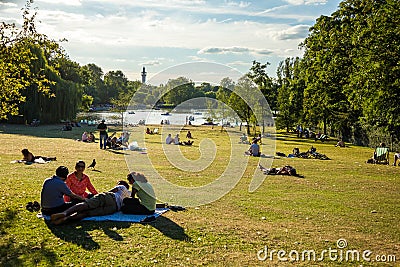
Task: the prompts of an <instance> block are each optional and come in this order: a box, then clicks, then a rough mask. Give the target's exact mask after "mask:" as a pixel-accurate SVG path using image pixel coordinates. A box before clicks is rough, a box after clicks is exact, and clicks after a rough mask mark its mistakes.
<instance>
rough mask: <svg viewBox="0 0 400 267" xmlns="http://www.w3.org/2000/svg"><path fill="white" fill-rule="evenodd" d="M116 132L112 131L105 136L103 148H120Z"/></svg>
mask: <svg viewBox="0 0 400 267" xmlns="http://www.w3.org/2000/svg"><path fill="white" fill-rule="evenodd" d="M116 133H117V132H113V133H112V135H110V136H109V137H107V140H106V144H105V148H107V147H108V148H110V149H122V148H121V143H119V142H118V138H117V137H116V136H115V134H116Z"/></svg>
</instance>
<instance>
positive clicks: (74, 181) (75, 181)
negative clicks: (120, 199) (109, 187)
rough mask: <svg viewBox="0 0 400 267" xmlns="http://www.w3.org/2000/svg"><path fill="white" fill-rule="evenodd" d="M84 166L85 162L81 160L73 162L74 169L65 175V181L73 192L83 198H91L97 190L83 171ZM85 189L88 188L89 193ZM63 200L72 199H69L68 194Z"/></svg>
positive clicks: (68, 200)
mask: <svg viewBox="0 0 400 267" xmlns="http://www.w3.org/2000/svg"><path fill="white" fill-rule="evenodd" d="M85 167H86V163H85V162H84V161H83V160H78V161H77V162H76V163H75V171H74V172H72V173H70V174H69V175H68V176H67V180H66V181H65V183H66V184H67V186H68V187H69V189H71V191H72V192H73V193H74V194H77V195H78V196H81V197H83V198H91V197H93V196H94V195H96V194H98V192H97V190H96V189H95V188H94V186H93V184H92V182H91V181H90V179H89V176H87V175H86V174H85V173H83V172H84V170H85ZM86 189H87V190H89V192H90V194H89V193H88V192H86ZM64 201H65V202H70V201H73V200H71V198H70V197H69V196H67V195H65V196H64Z"/></svg>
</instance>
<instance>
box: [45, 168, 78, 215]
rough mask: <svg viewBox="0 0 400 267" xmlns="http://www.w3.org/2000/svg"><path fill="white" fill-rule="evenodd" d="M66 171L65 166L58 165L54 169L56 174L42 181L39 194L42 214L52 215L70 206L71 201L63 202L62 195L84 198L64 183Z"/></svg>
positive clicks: (71, 204)
mask: <svg viewBox="0 0 400 267" xmlns="http://www.w3.org/2000/svg"><path fill="white" fill-rule="evenodd" d="M68 172H69V171H68V168H67V167H65V166H60V167H58V168H57V170H56V175H54V176H53V177H50V178H48V179H46V180H45V181H44V183H43V186H42V191H41V194H40V202H41V206H42V214H44V215H52V214H54V213H58V212H63V211H65V210H66V209H68V208H70V207H72V206H73V205H74V204H73V203H72V202H64V198H63V196H64V195H67V196H69V197H71V198H73V199H76V200H77V201H83V200H84V198H83V197H81V196H78V195H77V194H75V193H73V192H72V191H71V189H69V188H68V186H67V185H66V184H65V180H66V179H67V176H68Z"/></svg>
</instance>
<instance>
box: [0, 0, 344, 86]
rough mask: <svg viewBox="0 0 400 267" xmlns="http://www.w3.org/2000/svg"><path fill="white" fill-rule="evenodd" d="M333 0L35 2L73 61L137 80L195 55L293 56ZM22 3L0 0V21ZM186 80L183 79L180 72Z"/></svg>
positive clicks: (15, 18)
mask: <svg viewBox="0 0 400 267" xmlns="http://www.w3.org/2000/svg"><path fill="white" fill-rule="evenodd" d="M339 3H340V1H338V0H271V1H268V0H265V1H236V0H221V1H216V0H212V1H206V0H141V1H137V0H131V1H126V0H124V1H123V0H35V2H34V3H33V6H32V7H37V8H38V10H37V11H38V16H37V21H40V23H37V28H38V31H39V32H40V33H43V34H46V35H47V36H49V37H50V38H52V39H54V40H60V39H63V38H66V39H67V40H68V42H64V43H62V46H63V47H64V48H65V50H66V52H67V54H68V55H69V56H70V58H71V59H72V60H74V61H76V62H78V63H79V64H81V65H85V64H88V63H95V64H96V65H98V66H99V67H101V68H102V69H103V71H104V72H105V73H106V72H107V71H110V70H121V71H122V72H123V73H124V74H125V75H126V76H127V77H128V78H129V79H130V80H140V72H141V70H142V67H143V66H145V67H146V70H147V72H148V77H149V78H151V76H152V75H155V74H156V73H159V72H161V71H163V70H165V69H167V68H170V67H172V66H175V65H178V64H182V63H188V62H198V61H208V62H214V63H218V64H223V65H226V66H228V67H231V68H235V69H237V70H238V71H239V72H242V73H246V72H247V71H248V70H249V69H250V67H251V65H252V61H253V60H257V61H259V62H261V63H266V62H269V63H271V65H270V66H269V67H268V69H267V71H268V74H269V75H270V76H272V77H275V76H276V74H275V73H276V67H277V65H278V63H279V61H282V60H284V59H285V58H286V57H294V56H301V55H302V54H303V52H302V51H301V50H300V49H299V48H298V45H299V43H300V42H302V41H303V40H304V38H305V37H306V36H307V34H308V29H309V27H310V26H312V25H313V24H314V23H315V20H316V18H318V17H319V16H321V15H330V14H332V13H333V12H334V11H336V10H337V8H338V5H339ZM24 4H25V1H20V0H17V1H8V0H0V21H5V22H16V23H21V20H22V19H21V18H22V16H21V8H22V7H23V6H24ZM187 78H191V77H187Z"/></svg>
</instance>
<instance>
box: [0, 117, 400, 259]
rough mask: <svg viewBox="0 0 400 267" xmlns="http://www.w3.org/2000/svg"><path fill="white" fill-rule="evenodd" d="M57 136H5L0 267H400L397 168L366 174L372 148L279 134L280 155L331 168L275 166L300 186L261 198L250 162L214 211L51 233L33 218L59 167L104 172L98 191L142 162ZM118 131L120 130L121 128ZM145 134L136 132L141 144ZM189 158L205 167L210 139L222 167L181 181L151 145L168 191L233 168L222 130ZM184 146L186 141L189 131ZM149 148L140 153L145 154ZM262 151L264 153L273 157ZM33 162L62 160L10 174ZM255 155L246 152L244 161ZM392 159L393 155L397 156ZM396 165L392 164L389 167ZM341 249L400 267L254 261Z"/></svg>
mask: <svg viewBox="0 0 400 267" xmlns="http://www.w3.org/2000/svg"><path fill="white" fill-rule="evenodd" d="M60 128H61V126H59V125H49V126H45V125H44V126H39V127H27V126H18V125H0V137H1V140H2V144H1V146H0V177H1V184H0V211H1V213H0V266H37V265H38V266H157V265H158V266H198V265H203V266H272V265H273V266H288V265H292V264H295V265H299V266H310V265H314V266H360V264H362V265H363V266H395V265H396V264H397V265H398V262H399V261H400V245H399V244H400V227H399V221H400V181H399V174H400V167H393V166H384V165H371V164H365V160H366V159H367V158H369V157H370V156H371V155H372V152H373V150H372V149H370V148H364V147H357V146H350V147H347V148H337V147H334V145H333V144H334V143H333V141H332V142H327V143H320V142H314V141H313V140H305V139H300V140H299V139H297V138H296V137H295V136H293V135H286V134H283V133H279V134H278V135H277V142H276V150H277V151H281V152H283V153H286V154H288V153H290V152H291V151H292V149H293V148H294V147H299V148H300V151H305V150H307V149H309V148H310V146H311V145H313V146H315V147H317V151H318V152H320V153H323V154H326V155H327V156H328V157H329V158H331V160H327V161H323V160H313V159H287V158H276V159H274V161H273V166H274V167H280V166H283V165H286V164H289V165H292V166H294V167H295V168H296V169H297V170H298V172H299V173H300V174H302V175H304V178H296V177H287V176H267V178H266V180H265V181H264V182H263V184H262V185H261V186H260V187H259V188H258V189H257V190H256V191H255V192H253V193H249V192H248V186H249V183H250V181H251V179H252V176H253V173H254V171H255V169H256V168H257V164H258V159H256V158H249V162H248V165H247V167H246V171H245V173H244V175H243V177H242V179H241V180H240V182H239V183H238V184H237V186H236V187H235V188H234V189H233V190H231V191H230V192H229V193H228V194H226V195H225V196H223V197H222V198H221V199H219V200H218V201H215V202H213V203H210V204H207V205H202V206H199V207H197V208H189V209H188V210H187V211H185V212H176V213H175V212H168V213H166V214H165V215H163V216H162V217H160V218H159V219H157V220H156V221H155V222H154V223H151V224H148V225H141V224H129V223H116V222H77V223H71V224H67V225H63V226H58V227H55V226H53V225H51V224H46V223H45V222H44V221H42V220H40V219H37V218H36V216H35V214H34V213H30V212H28V211H26V210H25V205H26V203H27V202H28V201H33V200H39V199H40V189H41V185H42V183H43V180H44V179H45V178H47V177H50V176H51V175H53V173H54V171H55V169H56V167H57V166H59V165H66V166H68V167H69V168H70V169H71V170H72V168H73V166H74V163H75V161H76V160H78V159H83V160H85V161H86V162H87V163H89V162H90V161H91V160H92V159H93V158H96V160H97V162H98V166H97V168H96V169H97V170H98V171H90V170H87V171H86V173H87V174H88V175H89V176H90V178H91V180H92V182H93V184H94V185H95V187H96V188H97V189H98V190H99V191H105V190H108V189H110V188H111V187H112V186H114V184H115V182H116V181H117V180H120V179H124V178H125V177H126V174H127V173H128V171H129V170H128V167H127V165H126V161H125V157H124V156H125V155H124V154H128V155H131V156H132V157H133V158H134V159H137V160H138V162H139V160H140V157H143V156H145V155H142V154H139V153H138V152H134V151H119V152H120V153H113V152H111V151H103V150H100V149H99V148H98V143H97V144H82V143H81V142H77V141H75V139H78V138H80V135H81V133H82V131H85V130H86V131H89V130H93V128H89V127H83V128H74V129H73V131H71V132H62V131H60ZM115 130H117V131H120V130H121V129H118V128H116V129H115ZM143 130H144V129H143V128H142V127H135V128H132V129H131V131H132V132H133V136H132V138H131V140H133V139H134V138H135V135H136V134H139V133H142V131H143ZM190 130H191V132H192V134H193V136H194V137H195V139H194V141H195V143H194V146H193V147H180V149H181V151H182V154H183V155H185V156H186V157H187V158H190V159H192V160H193V159H197V158H199V157H200V152H199V144H200V142H201V141H202V140H203V139H204V138H209V139H212V140H213V141H214V143H215V145H216V147H217V149H218V153H217V156H216V160H214V161H213V162H212V163H211V165H210V166H209V167H208V168H206V169H205V170H203V171H201V172H199V173H192V172H184V171H181V170H179V169H177V168H175V167H173V166H171V164H170V163H169V162H168V160H167V158H166V157H165V155H164V154H163V152H162V149H161V145H160V144H161V142H162V141H163V140H162V139H161V137H160V135H151V136H146V147H147V150H148V156H149V157H150V159H151V161H152V164H153V166H154V167H155V168H156V169H157V171H158V172H159V173H160V174H161V175H162V176H163V177H166V179H168V180H169V181H170V182H173V183H175V184H178V185H182V186H201V185H205V184H207V183H209V182H211V181H213V180H214V179H216V178H218V177H219V175H221V173H222V171H223V170H224V168H225V166H226V164H227V161H228V160H229V154H230V146H229V140H228V137H227V134H226V133H225V132H220V128H218V127H216V128H214V129H211V128H210V127H194V126H193V127H191V129H190ZM181 136H182V137H184V136H185V131H182V133H181ZM139 145H144V144H139ZM265 146H266V145H264V146H263V147H262V150H263V151H265V150H266V147H265ZM22 148H29V149H30V150H31V151H32V152H33V153H34V154H35V155H42V156H56V157H57V161H56V162H51V163H48V164H32V165H24V164H11V163H10V161H12V160H15V159H20V158H21V153H20V151H21V149H22ZM246 149H247V146H246V145H243V151H244V150H246ZM391 156H392V154H391ZM391 161H392V158H391ZM340 238H344V239H346V240H347V242H348V248H349V249H356V250H359V251H361V252H362V251H364V250H371V251H372V252H373V256H375V255H377V254H381V255H382V254H386V255H396V257H397V263H393V262H391V263H386V264H385V263H379V264H378V263H377V262H372V263H369V262H365V261H364V262H342V263H339V262H338V261H330V260H329V258H328V257H325V261H324V262H307V261H300V262H295V263H288V262H280V261H278V260H277V256H276V254H275V256H274V261H273V262H271V261H269V260H266V261H259V260H258V259H257V252H258V251H259V250H261V249H263V248H264V247H265V246H267V247H268V249H269V250H272V249H275V250H280V249H283V250H285V251H287V252H289V251H290V250H297V251H299V252H301V251H303V250H311V249H314V250H315V251H316V252H317V253H319V252H321V251H322V250H324V249H329V248H332V249H335V248H336V241H337V240H338V239H340Z"/></svg>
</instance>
